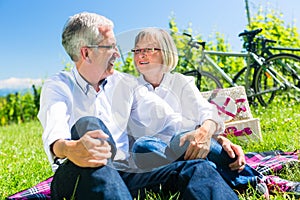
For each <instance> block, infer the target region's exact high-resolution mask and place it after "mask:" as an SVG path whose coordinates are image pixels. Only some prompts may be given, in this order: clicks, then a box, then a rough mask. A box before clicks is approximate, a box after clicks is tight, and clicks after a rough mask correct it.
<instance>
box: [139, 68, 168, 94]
mask: <svg viewBox="0 0 300 200" xmlns="http://www.w3.org/2000/svg"><path fill="white" fill-rule="evenodd" d="M170 78H171V74H170V72H166V73H164V76H163V79H162V81H161V83H160V84H159V86H158V88H168V86H169V85H170V83H169V82H170ZM138 79H139V83H140V84H142V85H144V86H146V87H147V88H148V89H149V91H153V90H154V88H153V86H152V85H151V84H150V83H148V82H147V81H146V80H145V79H144V76H143V75H142V74H141V75H140V77H139V78H138Z"/></svg>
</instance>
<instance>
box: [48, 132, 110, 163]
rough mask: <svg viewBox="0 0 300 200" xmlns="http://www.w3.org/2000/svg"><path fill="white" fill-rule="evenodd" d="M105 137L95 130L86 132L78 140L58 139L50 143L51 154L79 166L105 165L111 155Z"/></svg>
mask: <svg viewBox="0 0 300 200" xmlns="http://www.w3.org/2000/svg"><path fill="white" fill-rule="evenodd" d="M99 138H101V139H104V140H99ZM107 138H108V136H107V135H106V134H105V133H103V132H102V131H101V130H95V131H89V132H87V133H86V134H85V135H84V136H83V137H82V138H80V139H79V140H65V139H59V140H57V141H55V142H54V143H53V145H52V147H53V154H54V155H55V156H56V157H58V158H68V159H69V160H70V161H72V162H73V163H74V164H76V165H78V166H80V167H99V166H102V165H106V163H107V159H109V158H110V157H111V152H110V150H111V147H110V145H109V143H108V142H106V141H105V139H107Z"/></svg>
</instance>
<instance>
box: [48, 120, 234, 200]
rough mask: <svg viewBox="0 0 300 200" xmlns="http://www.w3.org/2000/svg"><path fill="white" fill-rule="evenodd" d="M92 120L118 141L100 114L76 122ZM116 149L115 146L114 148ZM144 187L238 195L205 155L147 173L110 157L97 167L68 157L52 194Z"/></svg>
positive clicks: (116, 192)
mask: <svg viewBox="0 0 300 200" xmlns="http://www.w3.org/2000/svg"><path fill="white" fill-rule="evenodd" d="M89 121H93V122H94V125H96V126H94V125H93V127H94V128H95V129H102V130H103V131H104V132H105V133H106V134H108V135H109V136H110V139H109V142H110V144H111V145H115V143H114V142H113V139H112V137H111V134H110V133H109V131H108V130H107V129H106V127H105V125H104V124H103V123H102V121H101V120H99V119H97V118H94V117H86V118H84V120H79V121H78V122H76V125H75V126H77V127H81V125H83V126H85V125H84V124H86V123H87V122H89ZM95 122H96V123H95ZM88 124H89V123H88ZM87 127H89V126H87ZM95 129H94V130H95ZM76 130H77V131H78V130H82V131H80V133H76V131H75V130H74V129H73V128H72V135H76V134H77V136H78V135H79V137H80V136H82V135H83V134H84V133H85V132H86V131H85V130H84V128H80V129H78V128H76ZM89 130H91V129H89ZM74 131H75V132H74ZM114 149H115V148H112V150H113V151H114ZM145 190H147V191H151V192H167V193H166V194H169V192H172V193H173V194H174V193H177V192H179V195H180V199H205V200H206V199H207V200H209V199H216V200H223V199H224V200H228V199H238V197H237V195H236V194H235V193H234V192H233V190H232V189H231V188H230V187H229V186H228V185H227V184H226V182H225V181H224V180H223V179H222V177H221V176H220V175H219V173H218V172H217V171H216V170H215V169H214V168H213V167H212V166H211V165H210V164H209V163H208V161H205V160H202V159H198V160H189V161H178V162H173V163H171V164H168V165H165V166H162V167H159V168H157V169H155V170H152V171H149V172H145V173H134V172H128V171H118V170H116V169H115V168H114V167H113V165H112V164H111V160H109V162H108V164H107V165H105V166H102V167H97V168H88V167H87V168H82V167H78V166H76V165H75V164H74V163H72V162H71V161H66V162H64V163H63V164H62V165H61V166H59V168H58V169H57V171H56V172H55V174H54V178H53V181H52V184H51V195H52V196H51V197H52V199H63V198H66V199H71V197H72V196H74V198H75V199H90V200H93V199H126V200H127V199H132V198H140V199H144V198H145V195H146V194H145Z"/></svg>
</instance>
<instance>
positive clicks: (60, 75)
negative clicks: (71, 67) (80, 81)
mask: <svg viewBox="0 0 300 200" xmlns="http://www.w3.org/2000/svg"><path fill="white" fill-rule="evenodd" d="M73 83H74V76H73V75H72V73H71V72H70V71H65V70H62V71H59V72H57V73H56V74H53V75H52V76H50V77H48V78H47V79H46V80H45V82H44V86H45V85H53V86H54V85H62V84H65V85H73Z"/></svg>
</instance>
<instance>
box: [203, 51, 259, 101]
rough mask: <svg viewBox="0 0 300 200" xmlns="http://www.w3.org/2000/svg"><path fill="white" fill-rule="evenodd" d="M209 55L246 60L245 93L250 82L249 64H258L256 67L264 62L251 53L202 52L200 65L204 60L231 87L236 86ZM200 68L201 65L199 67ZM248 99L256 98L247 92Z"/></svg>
mask: <svg viewBox="0 0 300 200" xmlns="http://www.w3.org/2000/svg"><path fill="white" fill-rule="evenodd" d="M211 55H215V56H225V57H243V58H245V60H246V63H247V64H246V65H247V69H246V73H245V77H244V80H245V89H246V91H248V89H249V88H250V85H251V83H250V81H249V76H250V68H251V64H252V63H253V62H256V63H258V65H260V66H261V65H262V64H263V62H264V58H263V57H260V56H258V55H256V54H254V53H252V52H245V53H243V52H221V51H207V50H202V57H201V60H200V63H204V60H206V61H207V62H208V63H209V64H210V66H212V67H213V68H214V70H216V71H217V72H219V73H220V74H221V76H222V78H224V79H225V80H226V81H227V82H228V83H229V84H230V85H231V86H232V87H234V86H238V85H237V84H236V83H235V82H233V79H232V78H231V77H229V76H228V75H227V73H225V72H224V71H223V69H222V68H221V67H220V66H219V65H218V64H217V63H216V62H215V61H214V60H213V59H212V58H211V57H210V56H211ZM251 59H253V62H251ZM200 66H201V65H200ZM247 96H248V97H254V96H257V95H256V94H250V93H249V91H248V93H247Z"/></svg>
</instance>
